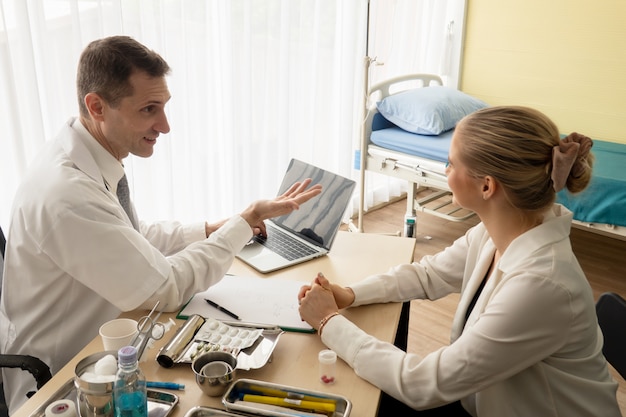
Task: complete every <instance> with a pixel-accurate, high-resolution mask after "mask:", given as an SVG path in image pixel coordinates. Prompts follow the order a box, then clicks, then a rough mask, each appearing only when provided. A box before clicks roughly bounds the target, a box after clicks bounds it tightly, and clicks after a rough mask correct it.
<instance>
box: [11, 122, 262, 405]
mask: <svg viewBox="0 0 626 417" xmlns="http://www.w3.org/2000/svg"><path fill="white" fill-rule="evenodd" d="M123 174H124V170H123V167H122V166H121V164H120V163H119V162H118V161H117V160H116V159H115V158H114V157H113V156H111V155H110V154H109V153H108V152H106V150H104V148H102V147H101V146H100V145H99V144H98V143H97V142H96V140H95V139H94V138H93V137H92V136H91V135H90V134H89V133H88V132H87V130H86V129H85V128H84V127H83V126H82V124H81V123H80V121H78V120H77V119H71V120H70V121H69V122H68V123H67V124H66V125H65V126H64V127H63V128H62V130H61V132H60V133H59V135H58V136H57V137H56V138H55V139H54V140H52V141H50V142H47V143H46V144H45V147H44V149H42V151H41V153H40V154H39V156H38V157H37V158H36V159H35V161H34V162H33V163H32V164H31V168H30V169H29V172H28V174H27V175H26V177H25V179H24V181H23V182H22V184H21V186H20V188H19V189H18V191H17V193H16V197H15V201H14V203H13V210H12V219H11V226H10V230H9V232H8V244H7V251H6V257H5V275H4V283H3V289H2V299H1V303H0V352H2V353H11V354H28V355H32V356H35V357H38V358H40V359H41V360H43V361H44V362H46V363H47V364H48V365H49V366H50V368H51V371H52V373H53V374H54V373H56V372H57V371H58V370H59V369H60V368H61V367H62V366H63V365H65V363H67V362H68V361H69V360H70V359H71V358H72V357H74V356H75V355H76V354H77V353H78V352H79V351H80V349H82V348H83V347H84V346H85V345H86V344H87V343H89V342H90V341H91V340H92V339H93V338H94V337H95V336H97V335H98V328H99V327H100V325H102V324H103V323H105V322H106V321H108V320H110V319H113V318H115V317H117V316H118V315H119V314H120V312H122V311H129V310H133V309H136V308H140V307H141V308H146V309H149V308H152V307H153V306H154V304H155V303H156V301H157V300H159V301H160V302H161V303H160V306H161V307H163V306H165V305H167V310H168V311H175V310H176V309H178V308H179V307H180V306H181V305H182V304H184V303H185V302H187V301H188V300H189V299H190V298H191V297H192V296H193V294H195V293H196V292H199V291H204V290H206V289H207V288H208V287H210V286H211V285H213V284H214V283H216V282H218V281H219V280H220V279H221V278H222V276H224V274H225V273H226V272H227V270H228V269H229V267H230V265H231V263H232V261H233V259H234V256H235V254H236V253H237V252H238V251H239V250H240V249H241V248H242V247H243V246H244V245H245V244H246V242H248V240H249V239H250V237H251V236H252V229H251V228H250V226H249V225H248V223H247V222H246V221H245V220H243V218H241V217H240V216H234V217H233V218H231V219H230V220H229V221H228V222H227V223H226V224H225V225H224V226H223V227H221V228H220V229H218V230H217V231H215V232H214V233H212V234H211V236H210V237H209V238H206V235H205V233H206V232H205V227H204V223H197V224H194V225H188V226H184V225H181V224H180V223H177V222H162V223H155V224H150V225H147V224H143V223H141V233H139V232H137V231H136V230H135V229H134V228H133V227H132V224H131V223H130V220H129V218H128V216H127V214H126V212H125V211H124V209H123V208H122V206H121V205H120V204H119V202H118V200H117V195H116V186H117V183H118V181H119V179H120V178H121V177H122V175H123ZM3 379H4V385H5V387H4V388H5V393H6V395H7V401H8V403H9V407H10V409H9V412H10V414H12V413H13V412H14V411H15V409H16V408H17V407H18V406H19V405H21V404H22V403H23V402H24V401H25V400H26V397H25V393H26V392H27V391H29V390H34V389H35V383H34V379H33V377H32V376H31V375H30V374H29V373H28V372H25V371H22V370H20V369H5V370H3Z"/></svg>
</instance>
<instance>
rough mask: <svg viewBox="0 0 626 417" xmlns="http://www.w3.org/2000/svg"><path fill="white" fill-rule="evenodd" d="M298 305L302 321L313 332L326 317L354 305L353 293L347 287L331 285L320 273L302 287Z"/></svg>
mask: <svg viewBox="0 0 626 417" xmlns="http://www.w3.org/2000/svg"><path fill="white" fill-rule="evenodd" d="M298 303H299V304H300V308H299V311H300V317H301V318H302V320H304V321H306V322H307V323H309V324H310V325H311V326H312V327H313V328H314V329H315V330H319V328H320V326H321V324H322V323H323V322H324V321H325V320H328V317H330V316H332V315H334V314H337V313H338V312H339V310H340V309H343V308H346V307H349V306H350V305H352V303H354V292H353V291H352V289H351V288H349V287H341V286H340V285H337V284H331V282H330V281H329V280H328V279H327V278H326V277H325V276H324V274H322V273H321V272H320V273H318V274H317V276H316V277H315V279H314V280H313V281H312V282H311V284H310V285H303V286H302V288H300V292H299V293H298Z"/></svg>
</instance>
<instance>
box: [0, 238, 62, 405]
mask: <svg viewBox="0 0 626 417" xmlns="http://www.w3.org/2000/svg"><path fill="white" fill-rule="evenodd" d="M5 247H6V239H5V237H4V233H3V232H2V228H1V227H0V254H1V256H0V294H1V290H2V272H1V271H2V270H3V267H4V250H5ZM0 368H21V369H22V370H24V371H28V372H30V373H31V374H32V375H33V377H34V378H35V382H36V383H37V389H40V388H41V387H43V386H44V384H45V383H46V382H48V381H49V380H50V378H52V374H51V373H50V367H48V365H47V364H46V363H45V362H43V361H42V360H41V359H39V358H35V357H34V356H30V355H3V354H0ZM34 393H35V392H34V391H31V392H28V393H26V396H27V397H29V398H30V397H31V396H32V395H33V394H34ZM8 415H9V412H8V408H7V405H6V400H5V398H4V391H3V386H2V383H1V382H0V417H8Z"/></svg>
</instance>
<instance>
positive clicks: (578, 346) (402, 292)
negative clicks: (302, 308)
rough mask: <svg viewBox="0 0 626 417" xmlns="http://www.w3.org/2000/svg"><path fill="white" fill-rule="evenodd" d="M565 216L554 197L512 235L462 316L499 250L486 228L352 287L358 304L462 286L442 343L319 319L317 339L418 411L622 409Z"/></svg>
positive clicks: (609, 413)
mask: <svg viewBox="0 0 626 417" xmlns="http://www.w3.org/2000/svg"><path fill="white" fill-rule="evenodd" d="M571 220H572V213H571V212H569V211H568V210H567V209H565V208H564V207H562V206H559V205H555V206H554V207H553V209H552V210H550V211H549V213H548V214H547V215H546V216H545V218H544V221H543V223H542V224H541V225H539V226H537V227H535V228H533V229H531V230H530V231H528V232H526V233H524V234H523V235H521V236H519V237H518V238H517V239H515V240H514V241H513V242H512V243H511V244H510V245H509V247H508V248H507V249H506V251H505V252H504V254H502V257H501V259H500V261H499V262H498V263H497V265H496V266H495V271H494V272H493V274H492V275H491V276H490V278H489V280H488V281H487V282H486V285H485V287H484V289H483V290H482V292H481V294H480V296H479V298H478V300H477V302H476V304H475V307H474V308H473V310H472V312H471V314H470V315H469V318H468V320H467V323H465V313H466V311H467V308H468V306H469V304H470V302H471V300H472V298H473V296H474V294H475V293H476V290H477V289H478V287H479V285H480V283H481V282H482V280H483V278H484V277H485V275H486V273H487V271H488V269H489V266H490V264H491V262H492V260H493V257H494V254H495V246H494V244H493V242H492V241H491V239H490V237H489V236H488V234H487V231H486V229H485V227H484V225H483V224H479V225H477V226H475V227H474V228H472V229H470V230H469V231H468V232H467V233H466V234H465V236H463V237H461V238H459V239H458V240H456V241H455V242H454V243H453V244H452V245H451V246H450V247H448V248H447V249H445V250H444V251H442V252H441V253H439V254H437V255H434V256H426V257H424V258H423V259H422V260H421V261H420V262H419V263H413V264H407V265H400V266H397V267H395V268H392V269H391V270H390V271H389V272H388V273H387V274H382V275H376V276H372V277H369V278H367V279H365V280H363V281H361V282H360V283H358V284H355V285H353V286H352V289H353V290H354V293H355V295H356V300H355V304H354V305H362V304H370V303H378V302H390V301H394V302H399V301H406V300H411V299H431V300H435V299H438V298H441V297H443V296H445V295H447V294H450V293H453V292H459V291H460V292H461V297H460V302H459V305H458V309H457V311H456V315H455V317H454V320H453V324H452V335H451V344H450V345H449V346H447V347H443V348H441V349H439V350H437V351H435V352H432V353H430V354H428V355H426V356H424V357H422V356H418V355H416V354H407V353H405V352H403V351H402V350H400V349H398V348H396V347H394V346H393V345H391V344H389V343H383V342H381V341H379V340H377V339H376V338H374V337H372V336H370V335H368V334H366V333H365V332H363V331H362V330H361V329H359V328H358V327H356V326H355V325H354V324H353V323H351V322H350V321H348V320H347V319H346V318H345V317H343V316H337V317H335V318H333V319H331V320H330V321H329V322H328V323H327V324H326V326H325V327H324V331H323V333H322V341H323V342H324V344H326V345H327V346H328V347H330V348H331V349H333V350H335V351H336V352H337V354H338V355H339V356H340V357H341V358H342V359H343V360H345V361H346V362H347V363H348V364H349V365H350V366H352V367H353V368H354V370H355V372H356V373H357V374H358V375H359V376H361V377H363V378H364V379H366V380H368V381H370V382H371V383H373V384H374V385H376V386H378V387H380V388H381V389H382V390H383V391H385V392H387V393H388V394H390V395H392V396H393V397H395V398H397V399H399V400H401V401H403V402H404V403H406V404H408V405H409V406H411V407H413V408H416V409H426V408H432V407H437V406H440V405H443V404H445V403H449V402H453V401H456V400H461V401H462V403H463V406H464V407H465V409H466V410H467V411H468V412H470V413H471V414H472V415H473V416H479V417H486V416H494V417H502V416H507V417H513V416H520V417H521V416H524V417H529V416H542V417H548V416H562V417H571V416H590V417H591V416H594V417H598V416H603V417H616V416H620V415H621V414H620V411H619V407H618V403H617V398H616V392H617V383H616V382H615V381H614V380H613V378H612V377H611V375H610V373H609V371H608V367H607V362H606V360H605V358H604V356H603V355H602V344H603V338H602V333H601V331H600V328H599V327H598V324H597V318H596V314H595V302H594V299H593V294H592V291H591V288H590V286H589V283H588V282H587V279H586V278H585V275H584V273H583V271H582V269H581V268H580V265H579V264H578V261H577V260H576V257H575V256H574V254H573V252H572V248H571V245H570V241H569V232H570V227H571ZM418 320H419V318H418ZM417 325H418V326H419V322H418V323H417Z"/></svg>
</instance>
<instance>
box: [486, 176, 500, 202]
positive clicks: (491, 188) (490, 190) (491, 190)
mask: <svg viewBox="0 0 626 417" xmlns="http://www.w3.org/2000/svg"><path fill="white" fill-rule="evenodd" d="M497 187H498V183H497V182H496V179H495V178H494V177H492V176H491V175H487V176H486V177H484V178H483V181H482V195H483V200H488V199H490V198H491V197H493V195H494V194H495V192H496V189H497Z"/></svg>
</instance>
